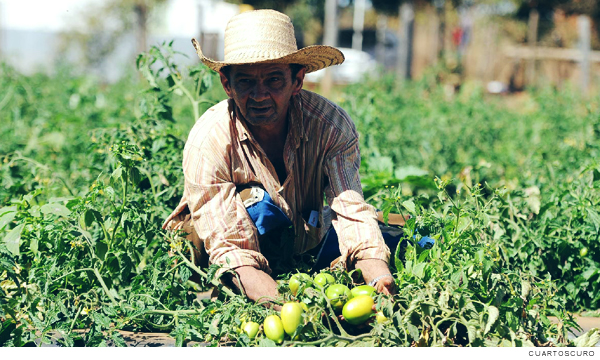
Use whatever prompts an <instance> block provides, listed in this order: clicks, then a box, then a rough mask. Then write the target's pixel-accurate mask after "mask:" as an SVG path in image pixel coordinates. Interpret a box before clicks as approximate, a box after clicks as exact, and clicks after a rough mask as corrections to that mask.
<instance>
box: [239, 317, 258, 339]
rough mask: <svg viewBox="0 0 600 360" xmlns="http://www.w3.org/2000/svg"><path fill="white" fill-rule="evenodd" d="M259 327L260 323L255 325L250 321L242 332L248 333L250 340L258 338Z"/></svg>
mask: <svg viewBox="0 0 600 360" xmlns="http://www.w3.org/2000/svg"><path fill="white" fill-rule="evenodd" d="M259 327H260V325H259V324H258V323H255V322H254V321H249V322H247V323H246V324H244V327H243V328H242V330H243V331H244V332H245V333H246V335H248V337H249V338H250V339H254V338H255V337H256V334H258V328H259Z"/></svg>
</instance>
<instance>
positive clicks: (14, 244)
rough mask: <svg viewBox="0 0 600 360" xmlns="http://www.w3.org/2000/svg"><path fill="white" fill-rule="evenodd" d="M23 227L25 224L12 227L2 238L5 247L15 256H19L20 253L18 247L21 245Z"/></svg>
mask: <svg viewBox="0 0 600 360" xmlns="http://www.w3.org/2000/svg"><path fill="white" fill-rule="evenodd" d="M24 227H25V224H21V225H19V226H17V227H16V228H14V229H12V230H11V231H10V232H9V233H8V235H6V237H5V238H4V243H5V244H6V248H7V249H8V251H10V252H11V253H13V255H15V256H19V255H20V254H21V252H20V250H19V247H20V245H21V231H22V230H23V228H24Z"/></svg>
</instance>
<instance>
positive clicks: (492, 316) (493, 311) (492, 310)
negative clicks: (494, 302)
mask: <svg viewBox="0 0 600 360" xmlns="http://www.w3.org/2000/svg"><path fill="white" fill-rule="evenodd" d="M487 310H488V320H487V323H486V324H485V331H484V332H483V333H484V334H487V333H489V332H490V330H491V329H492V325H494V323H495V322H496V320H498V316H500V311H498V308H497V307H495V306H488V307H487Z"/></svg>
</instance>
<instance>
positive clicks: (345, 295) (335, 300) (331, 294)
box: [325, 284, 352, 310]
mask: <svg viewBox="0 0 600 360" xmlns="http://www.w3.org/2000/svg"><path fill="white" fill-rule="evenodd" d="M325 295H326V296H327V298H328V299H329V300H330V302H331V306H333V309H334V310H342V308H343V307H344V304H345V303H346V301H348V300H349V299H351V298H352V293H351V292H350V289H348V287H347V286H346V285H342V284H334V285H331V286H329V287H328V288H327V290H325Z"/></svg>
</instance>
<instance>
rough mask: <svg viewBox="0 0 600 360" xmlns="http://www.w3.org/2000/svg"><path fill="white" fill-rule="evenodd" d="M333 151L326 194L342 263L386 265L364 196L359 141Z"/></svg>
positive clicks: (387, 253) (385, 251) (386, 256)
mask: <svg viewBox="0 0 600 360" xmlns="http://www.w3.org/2000/svg"><path fill="white" fill-rule="evenodd" d="M332 150H333V152H332V155H330V156H328V157H327V158H326V165H325V173H326V175H327V176H328V178H329V184H328V186H327V187H326V188H325V194H326V196H327V202H328V203H329V205H330V206H331V209H332V210H333V211H334V216H333V217H332V221H331V223H332V225H333V227H334V229H335V231H336V232H337V234H338V238H339V245H340V252H341V254H342V257H341V261H342V264H343V265H344V266H346V267H352V266H354V264H355V263H356V261H357V260H366V259H379V260H383V261H385V262H389V257H390V250H389V249H388V247H387V245H386V244H385V241H384V240H383V236H382V235H381V231H380V230H379V225H378V224H377V217H376V212H375V208H374V207H373V206H371V205H369V204H367V203H366V201H365V200H364V197H363V192H362V186H361V184H360V176H359V167H360V152H359V144H358V138H357V137H355V138H354V139H353V140H352V141H350V142H348V141H343V142H340V143H339V144H338V145H336V148H334V149H332Z"/></svg>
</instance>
